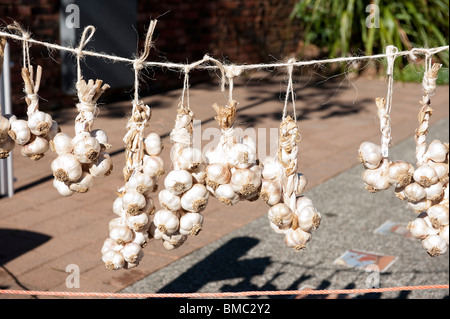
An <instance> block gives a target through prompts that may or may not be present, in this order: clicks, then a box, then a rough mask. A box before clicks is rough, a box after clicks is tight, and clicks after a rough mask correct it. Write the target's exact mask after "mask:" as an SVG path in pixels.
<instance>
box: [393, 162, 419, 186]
mask: <svg viewBox="0 0 450 319" xmlns="http://www.w3.org/2000/svg"><path fill="white" fill-rule="evenodd" d="M413 174H414V166H412V165H411V164H409V163H406V162H404V161H394V162H392V163H391V164H390V165H389V171H388V176H389V179H390V183H391V184H392V185H393V186H394V187H404V186H406V185H408V184H410V183H411V180H412V176H413Z"/></svg>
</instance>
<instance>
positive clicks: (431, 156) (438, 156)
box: [423, 140, 448, 163]
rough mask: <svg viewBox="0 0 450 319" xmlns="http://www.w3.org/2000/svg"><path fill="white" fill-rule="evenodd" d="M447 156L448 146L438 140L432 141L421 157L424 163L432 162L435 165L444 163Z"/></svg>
mask: <svg viewBox="0 0 450 319" xmlns="http://www.w3.org/2000/svg"><path fill="white" fill-rule="evenodd" d="M447 155H448V146H447V145H445V144H444V143H442V142H441V141H439V140H433V141H432V142H431V143H430V145H428V149H427V151H426V152H425V154H424V155H423V159H424V161H428V160H432V161H433V162H436V163H444V162H445V160H446V159H447Z"/></svg>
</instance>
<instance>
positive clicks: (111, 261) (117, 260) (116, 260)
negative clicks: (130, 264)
mask: <svg viewBox="0 0 450 319" xmlns="http://www.w3.org/2000/svg"><path fill="white" fill-rule="evenodd" d="M102 260H103V262H104V263H105V266H106V268H107V269H109V270H118V269H121V268H123V267H124V265H125V259H124V258H123V256H122V254H121V253H120V252H118V251H114V250H108V251H106V252H105V253H104V254H103V255H102Z"/></svg>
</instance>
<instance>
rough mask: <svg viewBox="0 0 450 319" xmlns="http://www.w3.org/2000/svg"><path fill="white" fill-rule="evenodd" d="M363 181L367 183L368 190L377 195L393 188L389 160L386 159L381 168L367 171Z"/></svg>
mask: <svg viewBox="0 0 450 319" xmlns="http://www.w3.org/2000/svg"><path fill="white" fill-rule="evenodd" d="M361 178H362V180H363V181H364V182H365V183H366V189H367V190H368V191H369V192H371V193H375V192H378V191H381V190H386V189H388V188H389V187H391V183H390V180H389V160H388V159H384V160H383V162H382V164H381V166H380V167H378V168H376V169H366V170H365V171H364V172H363V173H362V175H361Z"/></svg>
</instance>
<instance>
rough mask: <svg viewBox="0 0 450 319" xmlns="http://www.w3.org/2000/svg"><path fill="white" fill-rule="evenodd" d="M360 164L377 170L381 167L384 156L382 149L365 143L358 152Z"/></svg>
mask: <svg viewBox="0 0 450 319" xmlns="http://www.w3.org/2000/svg"><path fill="white" fill-rule="evenodd" d="M358 157H359V160H360V162H361V163H362V164H363V165H364V166H365V167H366V168H368V169H376V168H378V167H379V166H380V164H381V161H382V159H383V156H382V154H381V147H380V146H379V145H376V144H374V143H371V142H364V143H362V144H361V145H360V147H359V150H358Z"/></svg>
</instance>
